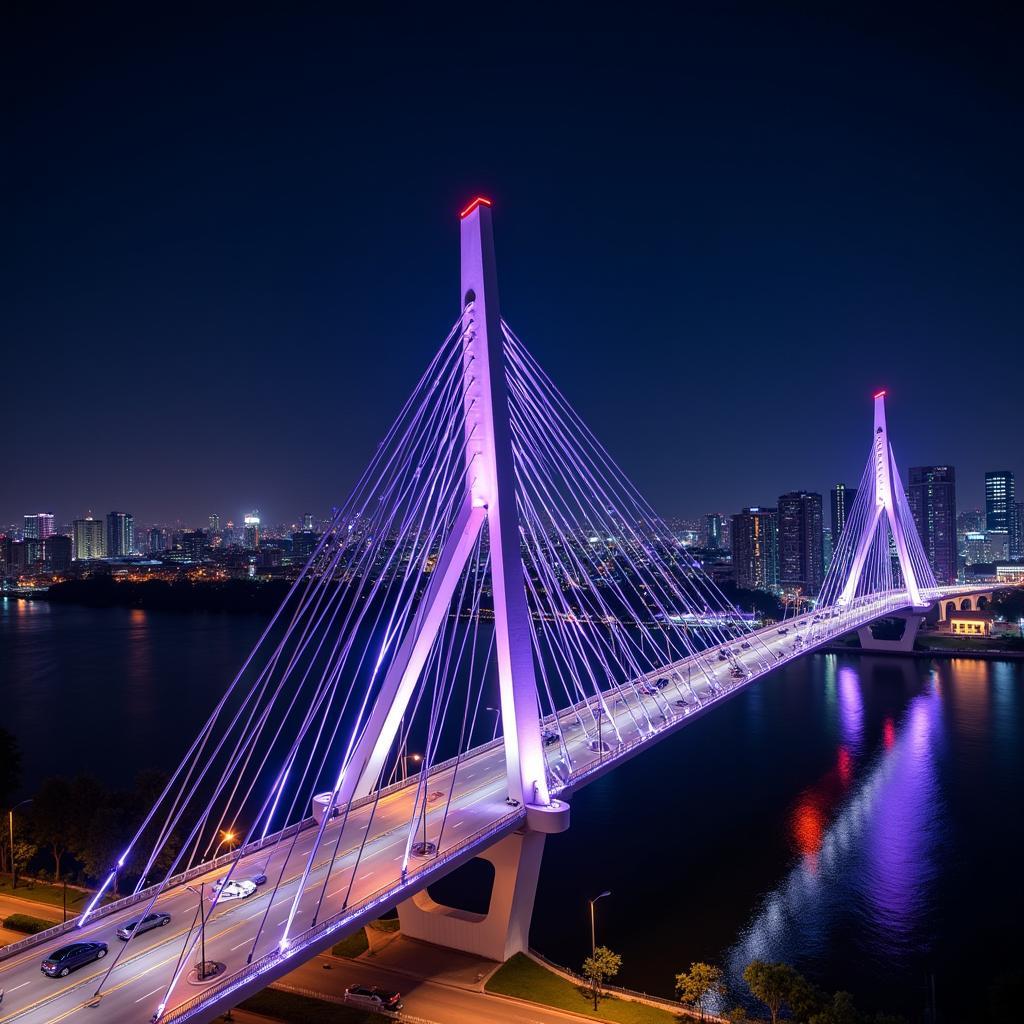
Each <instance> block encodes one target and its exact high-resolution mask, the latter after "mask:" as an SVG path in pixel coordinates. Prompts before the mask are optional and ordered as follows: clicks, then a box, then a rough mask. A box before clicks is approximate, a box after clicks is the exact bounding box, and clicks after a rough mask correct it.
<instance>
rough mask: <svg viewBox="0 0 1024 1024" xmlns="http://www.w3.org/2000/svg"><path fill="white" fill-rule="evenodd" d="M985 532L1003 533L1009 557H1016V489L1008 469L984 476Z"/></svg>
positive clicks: (990, 472) (1017, 552)
mask: <svg viewBox="0 0 1024 1024" xmlns="http://www.w3.org/2000/svg"><path fill="white" fill-rule="evenodd" d="M985 530H986V532H988V533H994V532H998V533H1005V534H1006V540H1007V547H1008V548H1009V550H1010V553H1011V557H1014V558H1016V557H1018V554H1019V546H1020V540H1019V538H1018V535H1017V487H1016V480H1015V479H1014V476H1013V473H1011V472H1010V471H1009V470H1008V469H994V470H990V471H989V472H988V473H986V474H985Z"/></svg>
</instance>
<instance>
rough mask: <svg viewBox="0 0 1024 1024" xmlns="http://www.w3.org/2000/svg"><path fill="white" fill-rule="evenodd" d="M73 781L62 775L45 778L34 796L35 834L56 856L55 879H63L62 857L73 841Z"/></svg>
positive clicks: (41, 843) (33, 819) (42, 844)
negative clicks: (61, 876) (71, 809)
mask: <svg viewBox="0 0 1024 1024" xmlns="http://www.w3.org/2000/svg"><path fill="white" fill-rule="evenodd" d="M70 804H71V783H70V782H69V781H68V780H67V779H65V778H61V777H60V776H51V777H50V778H48V779H44V780H43V784H42V785H41V786H40V787H39V792H38V793H36V795H35V797H34V798H33V800H32V834H33V835H34V836H35V838H36V841H37V842H38V843H39V845H40V846H45V847H46V848H47V850H49V852H50V855H51V856H52V857H53V877H54V881H57V882H59V881H60V868H61V858H62V857H63V856H64V854H65V853H66V852H67V849H68V846H69V844H70V842H71V834H72V828H71V822H70V814H69V808H70Z"/></svg>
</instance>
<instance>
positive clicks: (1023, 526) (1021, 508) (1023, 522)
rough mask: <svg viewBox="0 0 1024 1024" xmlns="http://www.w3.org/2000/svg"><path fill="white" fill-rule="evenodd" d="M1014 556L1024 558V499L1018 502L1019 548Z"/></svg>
mask: <svg viewBox="0 0 1024 1024" xmlns="http://www.w3.org/2000/svg"><path fill="white" fill-rule="evenodd" d="M1013 557H1014V558H1024V501H1018V502H1017V550H1016V551H1015V552H1014V553H1013Z"/></svg>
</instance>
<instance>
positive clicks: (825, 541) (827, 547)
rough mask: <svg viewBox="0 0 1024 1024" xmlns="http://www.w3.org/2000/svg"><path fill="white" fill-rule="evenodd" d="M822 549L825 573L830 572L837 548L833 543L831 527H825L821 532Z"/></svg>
mask: <svg viewBox="0 0 1024 1024" xmlns="http://www.w3.org/2000/svg"><path fill="white" fill-rule="evenodd" d="M821 549H822V556H823V557H822V560H823V562H824V564H825V572H826V573H827V572H828V567H829V566H830V565H831V564H832V555H833V553H834V551H835V547H834V545H833V543H832V531H831V530H830V529H829V527H827V526H825V527H823V528H822V531H821Z"/></svg>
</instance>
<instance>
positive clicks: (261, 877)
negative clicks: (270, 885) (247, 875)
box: [252, 871, 267, 885]
mask: <svg viewBox="0 0 1024 1024" xmlns="http://www.w3.org/2000/svg"><path fill="white" fill-rule="evenodd" d="M252 880H253V881H254V882H255V883H256V884H257V885H266V884H267V876H266V874H265V873H264V872H262V871H261V872H259V874H256V875H253V876H252Z"/></svg>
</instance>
